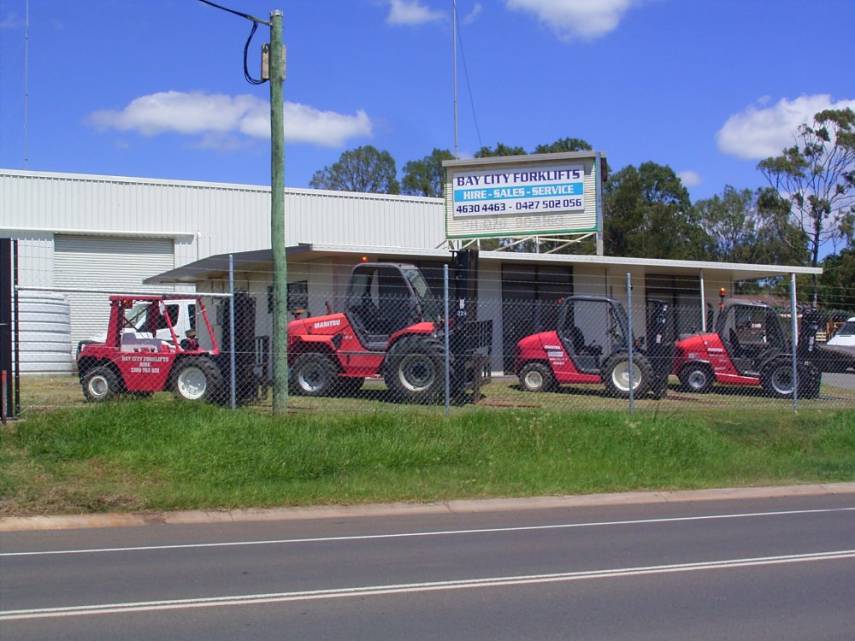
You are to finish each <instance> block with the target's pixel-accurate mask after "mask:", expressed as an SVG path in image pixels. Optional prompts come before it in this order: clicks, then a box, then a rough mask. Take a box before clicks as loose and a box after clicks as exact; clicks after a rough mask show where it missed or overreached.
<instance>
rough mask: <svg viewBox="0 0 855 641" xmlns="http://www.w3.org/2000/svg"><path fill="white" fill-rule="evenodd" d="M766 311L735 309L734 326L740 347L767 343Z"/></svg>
mask: <svg viewBox="0 0 855 641" xmlns="http://www.w3.org/2000/svg"><path fill="white" fill-rule="evenodd" d="M766 311H767V310H766V309H765V308H763V307H747V306H746V307H736V308H734V318H733V324H734V330H735V332H736V338H737V339H738V340H739V343H740V345H760V344H764V343H766V325H767V323H766ZM769 311H771V310H769Z"/></svg>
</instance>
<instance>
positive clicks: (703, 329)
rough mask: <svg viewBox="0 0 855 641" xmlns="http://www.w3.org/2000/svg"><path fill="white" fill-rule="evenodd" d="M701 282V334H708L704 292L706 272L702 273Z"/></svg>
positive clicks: (702, 271)
mask: <svg viewBox="0 0 855 641" xmlns="http://www.w3.org/2000/svg"><path fill="white" fill-rule="evenodd" d="M699 276H700V281H701V334H706V333H707V297H706V292H705V290H704V270H703V269H702V270H701V271H700V274H699Z"/></svg>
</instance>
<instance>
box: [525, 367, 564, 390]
mask: <svg viewBox="0 0 855 641" xmlns="http://www.w3.org/2000/svg"><path fill="white" fill-rule="evenodd" d="M519 379H520V387H521V388H522V389H524V390H525V391H526V392H548V391H551V390H554V389H555V388H556V387H557V384H556V382H555V376H553V374H552V369H550V367H549V365H547V364H546V363H540V362H536V361H535V362H532V363H526V364H525V365H523V366H522V368H521V369H520V374H519Z"/></svg>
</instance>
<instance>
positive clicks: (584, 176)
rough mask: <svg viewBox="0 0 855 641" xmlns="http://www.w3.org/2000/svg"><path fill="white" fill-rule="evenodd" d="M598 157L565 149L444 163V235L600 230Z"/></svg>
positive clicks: (562, 232)
mask: <svg viewBox="0 0 855 641" xmlns="http://www.w3.org/2000/svg"><path fill="white" fill-rule="evenodd" d="M600 157H601V154H598V153H596V152H567V153H558V154H537V155H530V156H507V157H500V158H476V159H474V160H449V161H446V162H444V163H443V164H444V166H445V168H446V184H445V196H446V198H445V200H446V203H445V204H446V218H445V223H446V237H447V238H449V239H463V238H491V237H492V238H497V237H519V236H527V235H531V236H534V235H559V234H581V233H594V232H598V231H599V220H600V216H599V213H600V209H599V206H600V200H601V193H600V189H601V187H600V182H601V180H600V167H599V166H598V164H599V163H598V162H597V161H598V159H599V158H600Z"/></svg>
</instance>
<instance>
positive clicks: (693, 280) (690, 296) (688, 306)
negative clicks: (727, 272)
mask: <svg viewBox="0 0 855 641" xmlns="http://www.w3.org/2000/svg"><path fill="white" fill-rule="evenodd" d="M645 294H646V298H647V300H648V301H650V300H651V299H655V300H660V301H662V302H663V303H668V304H669V305H671V306H672V309H673V310H674V314H673V315H672V318H673V319H674V320H673V327H672V328H671V329H672V332H671V333H672V334H673V336H675V337H676V338H677V339H679V338H685V337H686V336H691V335H692V334H697V333H699V332H700V331H701V329H702V325H701V320H702V318H701V281H700V278H699V277H697V276H672V275H665V274H648V275H647V276H646V281H645ZM707 309H708V310H711V309H712V307H711V305H710V304H709V303H707Z"/></svg>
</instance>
